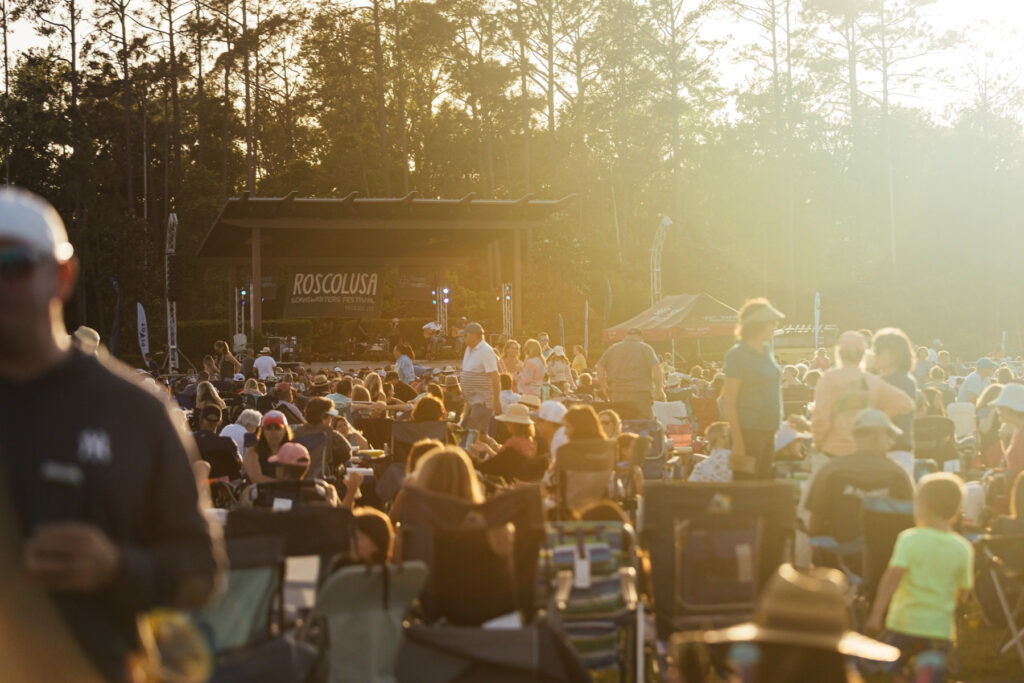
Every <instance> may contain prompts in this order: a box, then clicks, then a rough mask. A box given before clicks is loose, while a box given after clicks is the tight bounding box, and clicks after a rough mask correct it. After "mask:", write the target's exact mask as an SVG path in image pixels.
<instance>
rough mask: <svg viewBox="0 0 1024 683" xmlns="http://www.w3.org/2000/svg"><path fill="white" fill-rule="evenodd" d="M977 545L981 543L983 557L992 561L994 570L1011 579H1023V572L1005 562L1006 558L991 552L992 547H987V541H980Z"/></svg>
mask: <svg viewBox="0 0 1024 683" xmlns="http://www.w3.org/2000/svg"><path fill="white" fill-rule="evenodd" d="M979 545H981V550H982V552H983V553H985V558H986V559H988V561H989V562H991V563H992V566H993V567H994V568H995V569H996V571H998V572H999V573H1000V574H1002V575H1003V576H1005V577H1006V578H1007V579H1010V580H1011V581H1022V580H1024V572H1020V571H1018V570H1016V569H1014V568H1013V567H1011V566H1009V565H1008V564H1006V560H1004V559H1003V558H1001V557H999V556H998V555H996V554H995V553H993V552H992V548H990V547H989V545H988V543H980V544H979Z"/></svg>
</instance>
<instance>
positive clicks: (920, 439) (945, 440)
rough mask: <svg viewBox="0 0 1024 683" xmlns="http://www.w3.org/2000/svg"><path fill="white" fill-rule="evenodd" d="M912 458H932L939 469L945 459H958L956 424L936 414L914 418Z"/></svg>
mask: <svg viewBox="0 0 1024 683" xmlns="http://www.w3.org/2000/svg"><path fill="white" fill-rule="evenodd" d="M914 458H915V459H919V460H934V461H935V462H936V463H938V465H939V468H940V469H941V468H942V466H943V463H945V462H946V461H947V460H959V459H960V451H959V450H958V449H957V446H956V424H955V423H954V422H953V421H952V420H951V419H949V418H948V417H941V416H937V415H933V416H930V417H919V418H917V419H915V420H914Z"/></svg>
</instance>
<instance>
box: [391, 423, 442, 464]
mask: <svg viewBox="0 0 1024 683" xmlns="http://www.w3.org/2000/svg"><path fill="white" fill-rule="evenodd" d="M421 439H437V440H438V441H440V442H441V443H447V442H448V423H447V422H394V421H392V423H391V460H392V462H396V463H402V464H404V463H405V462H406V461H407V460H408V459H409V449H411V448H412V445H413V444H414V443H416V442H417V441H420V440H421Z"/></svg>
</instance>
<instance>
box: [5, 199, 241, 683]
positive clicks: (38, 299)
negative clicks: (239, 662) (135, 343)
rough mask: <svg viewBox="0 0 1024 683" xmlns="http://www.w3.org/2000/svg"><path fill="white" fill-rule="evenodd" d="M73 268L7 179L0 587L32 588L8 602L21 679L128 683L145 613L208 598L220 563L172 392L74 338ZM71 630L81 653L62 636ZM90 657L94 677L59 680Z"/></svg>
mask: <svg viewBox="0 0 1024 683" xmlns="http://www.w3.org/2000/svg"><path fill="white" fill-rule="evenodd" d="M77 270H78V266H77V261H76V260H75V259H74V257H73V249H72V247H71V245H70V244H69V243H68V241H67V233H66V232H65V230H64V226H63V223H62V222H61V219H60V217H59V216H58V215H57V212H56V211H55V210H54V209H53V207H51V206H50V205H49V204H47V203H46V202H45V201H44V200H43V199H41V198H39V197H36V196H35V195H32V194H30V193H28V192H24V191H21V190H15V189H0V416H2V417H0V504H6V505H5V506H4V507H5V514H3V515H0V544H5V545H7V544H9V545H10V546H11V547H10V548H7V547H4V548H0V558H2V561H0V585H5V586H14V585H17V586H22V587H24V589H19V590H17V591H7V592H6V593H5V598H4V600H3V601H2V602H0V621H2V622H3V623H5V624H8V625H11V626H12V627H11V628H5V629H4V636H3V639H2V640H3V641H4V643H3V645H0V650H2V652H0V660H2V661H4V666H3V669H4V673H3V674H2V675H3V676H4V677H8V676H12V677H13V678H12V680H14V679H17V680H92V679H93V678H94V676H95V673H99V674H100V675H102V676H103V677H104V678H105V679H108V680H115V681H116V680H124V679H125V678H126V671H127V667H126V660H127V658H128V657H129V656H130V654H131V653H132V652H133V651H135V650H137V646H138V643H137V635H136V634H137V628H136V616H137V615H139V614H140V613H141V612H144V611H146V610H150V609H153V608H155V607H161V606H168V607H178V608H189V607H196V606H199V605H201V604H202V603H203V602H205V601H206V600H207V599H208V598H209V596H210V595H211V594H212V593H213V591H214V589H215V586H216V583H217V578H218V574H219V569H220V565H221V557H222V551H221V548H220V541H219V538H216V537H215V536H212V535H211V531H210V528H209V527H208V525H207V523H206V520H205V519H204V517H203V515H202V513H201V512H200V509H199V505H198V503H199V500H198V494H197V490H196V484H195V479H194V478H193V474H192V470H191V467H190V458H189V453H188V450H187V446H186V441H185V438H184V434H183V432H182V431H180V430H179V429H178V428H176V427H175V424H174V422H173V421H172V419H171V417H170V415H169V413H168V409H169V406H168V405H167V403H166V401H165V400H163V399H161V398H160V397H158V396H156V395H154V394H153V393H150V392H149V391H147V390H146V389H144V388H142V387H141V386H140V385H139V384H137V383H136V380H135V379H134V378H133V377H132V373H130V371H128V369H127V368H125V367H124V366H122V365H120V364H118V363H116V361H110V360H107V359H100V358H96V357H91V356H87V355H85V354H83V353H82V352H81V351H78V350H76V349H74V348H73V347H72V345H71V343H70V340H69V338H68V334H67V331H66V329H65V328H64V322H63V312H64V311H63V309H64V304H65V303H66V302H67V301H68V300H69V299H70V298H71V294H72V291H73V290H74V283H75V277H76V275H77ZM55 407H59V409H60V415H59V419H55V418H54V410H55ZM8 511H9V514H8ZM54 608H55V611H56V615H57V617H56V618H57V621H58V622H60V623H62V625H63V628H51V626H50V624H52V622H50V624H47V621H46V620H45V618H44V613H47V614H52V613H53V611H54ZM65 629H66V631H65ZM67 632H70V635H71V637H72V639H73V641H74V642H77V645H78V646H79V648H80V651H79V650H77V649H74V648H73V647H71V649H69V650H65V649H63V648H60V647H58V646H57V645H56V644H57V643H60V642H68V641H67V639H66V635H67ZM69 647H70V646H69ZM81 652H84V653H85V655H86V657H87V658H88V661H89V662H90V663H91V667H92V668H93V669H94V670H95V672H94V673H92V674H90V672H88V671H82V670H76V671H74V673H73V674H67V672H66V671H65V674H67V675H62V676H59V677H56V676H54V675H52V672H53V670H54V668H55V667H60V666H62V665H63V664H64V661H81ZM41 653H42V654H41ZM65 657H67V658H68V659H67V660H64V658H65ZM76 658H77V659H76ZM13 672H19V673H13Z"/></svg>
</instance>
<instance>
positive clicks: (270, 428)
mask: <svg viewBox="0 0 1024 683" xmlns="http://www.w3.org/2000/svg"><path fill="white" fill-rule="evenodd" d="M263 428H264V429H269V430H271V431H273V430H276V429H284V427H282V426H281V425H279V424H277V423H276V422H271V423H270V424H268V425H264V426H263Z"/></svg>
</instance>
